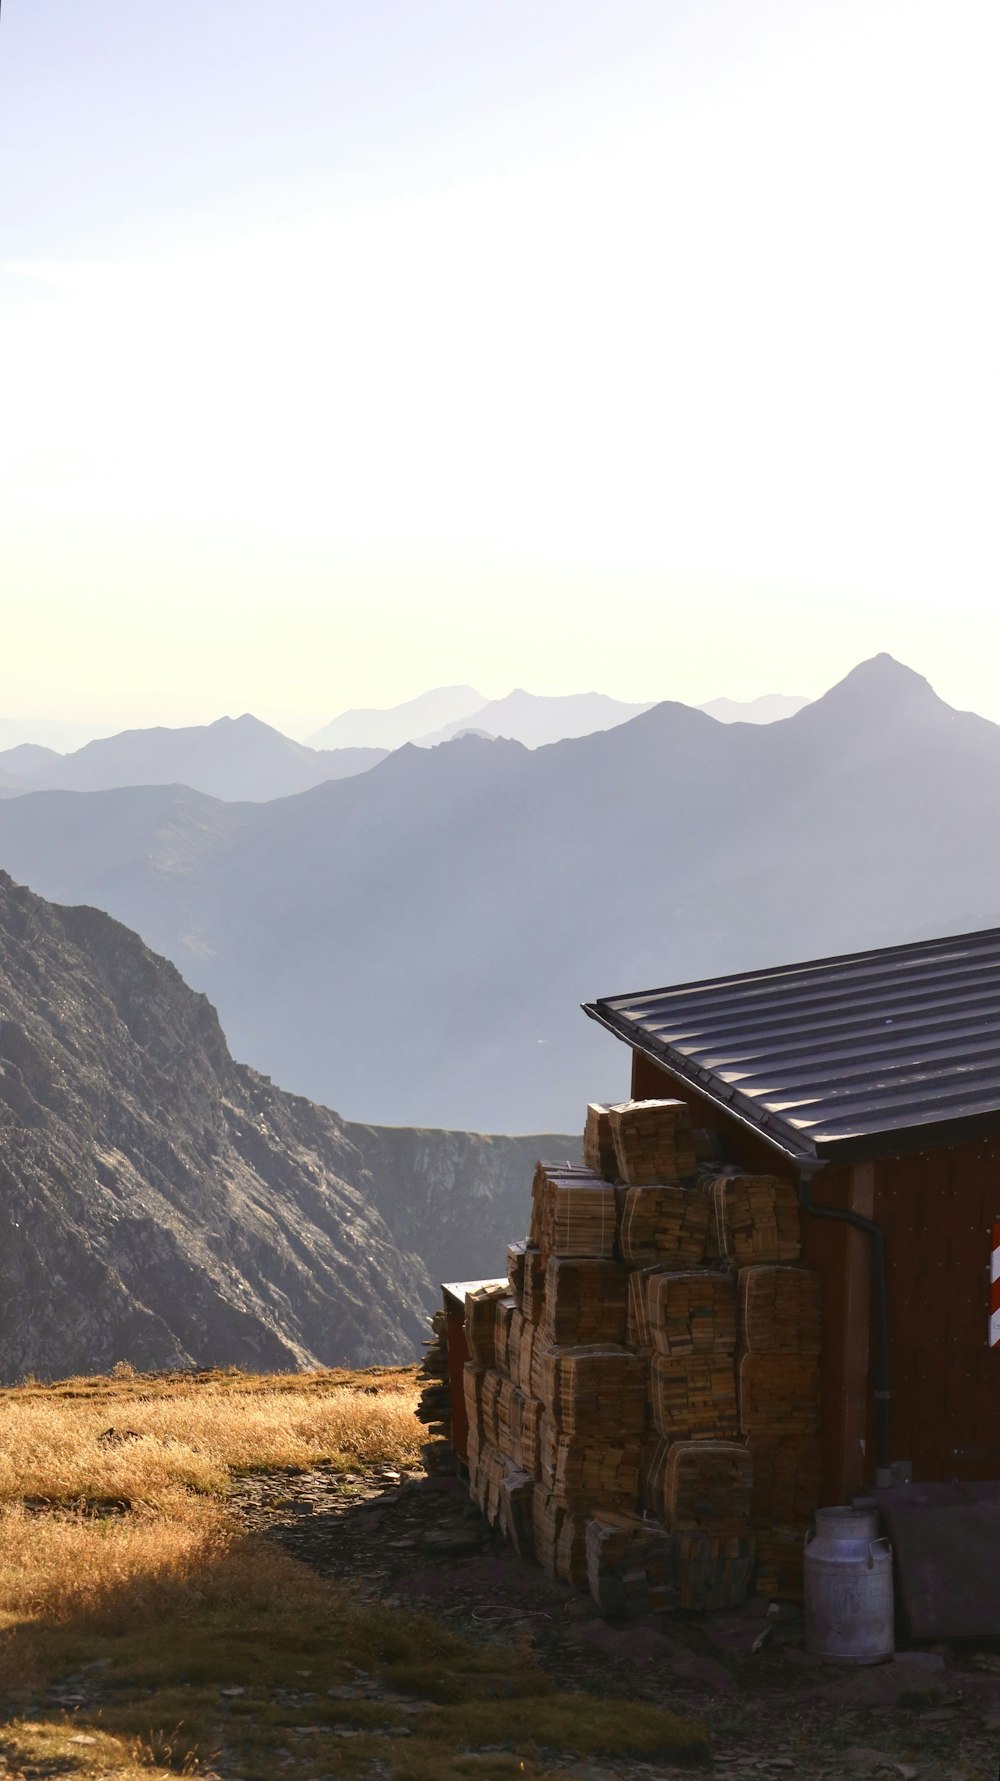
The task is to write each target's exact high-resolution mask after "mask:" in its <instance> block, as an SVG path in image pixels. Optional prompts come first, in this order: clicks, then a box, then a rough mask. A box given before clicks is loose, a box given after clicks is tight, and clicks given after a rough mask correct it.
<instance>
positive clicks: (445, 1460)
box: [417, 1311, 455, 1472]
mask: <svg viewBox="0 0 1000 1781" xmlns="http://www.w3.org/2000/svg"><path fill="white" fill-rule="evenodd" d="M431 1332H432V1334H431V1337H430V1340H429V1341H427V1342H425V1343H424V1357H423V1360H422V1362H421V1364H420V1371H419V1373H418V1378H419V1381H420V1387H421V1390H420V1402H419V1403H418V1405H417V1416H418V1418H419V1420H420V1421H421V1422H422V1423H424V1424H426V1427H427V1432H428V1434H429V1435H430V1436H431V1439H430V1440H429V1441H426V1442H425V1443H424V1445H423V1447H422V1448H421V1452H422V1454H423V1458H424V1464H425V1465H426V1467H427V1470H428V1471H429V1472H446V1471H453V1470H454V1464H455V1455H454V1451H453V1449H452V1445H451V1393H450V1390H449V1387H448V1318H447V1315H446V1314H445V1312H444V1311H435V1313H434V1316H433V1317H432V1318H431Z"/></svg>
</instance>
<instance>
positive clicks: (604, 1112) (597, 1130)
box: [583, 1101, 618, 1181]
mask: <svg viewBox="0 0 1000 1781" xmlns="http://www.w3.org/2000/svg"><path fill="white" fill-rule="evenodd" d="M583 1160H584V1162H585V1163H586V1165H587V1168H588V1169H592V1170H593V1172H594V1174H595V1175H600V1176H601V1177H602V1179H603V1180H605V1181H617V1180H618V1152H617V1151H616V1149H615V1136H614V1133H613V1131H612V1130H611V1109H610V1107H606V1106H605V1105H604V1104H603V1102H601V1101H591V1103H590V1106H589V1107H588V1108H587V1118H586V1123H585V1124H584V1128H583Z"/></svg>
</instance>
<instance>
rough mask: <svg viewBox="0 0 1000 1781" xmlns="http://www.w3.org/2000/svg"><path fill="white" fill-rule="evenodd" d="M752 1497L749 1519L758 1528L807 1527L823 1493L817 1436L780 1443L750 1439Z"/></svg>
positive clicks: (791, 1438)
mask: <svg viewBox="0 0 1000 1781" xmlns="http://www.w3.org/2000/svg"><path fill="white" fill-rule="evenodd" d="M748 1446H749V1449H750V1452H751V1453H752V1455H753V1497H752V1499H751V1504H750V1518H751V1520H752V1522H753V1524H754V1526H755V1527H756V1528H768V1527H774V1526H786V1527H787V1526H793V1527H800V1526H801V1527H807V1526H808V1525H809V1522H810V1521H811V1519H812V1516H813V1515H814V1513H815V1511H816V1509H817V1507H818V1505H819V1503H820V1500H821V1497H822V1490H823V1451H822V1446H821V1444H820V1440H819V1436H818V1435H807V1436H805V1437H802V1436H798V1437H795V1436H785V1437H782V1438H781V1439H779V1440H775V1439H774V1438H773V1437H771V1438H768V1437H765V1436H762V1435H751V1436H750V1439H749V1442H748Z"/></svg>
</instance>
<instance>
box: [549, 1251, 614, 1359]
mask: <svg viewBox="0 0 1000 1781" xmlns="http://www.w3.org/2000/svg"><path fill="white" fill-rule="evenodd" d="M627 1299H628V1273H627V1270H626V1269H625V1268H623V1267H622V1265H621V1263H620V1262H607V1261H595V1260H593V1259H592V1258H590V1257H580V1256H565V1255H553V1256H550V1257H549V1264H548V1267H547V1269H546V1273H545V1310H544V1314H543V1317H542V1324H541V1327H542V1329H543V1330H544V1331H545V1334H546V1335H547V1336H548V1337H549V1339H550V1341H552V1342H555V1343H557V1344H558V1345H560V1346H563V1347H569V1346H572V1345H573V1344H575V1343H580V1342H601V1343H608V1342H611V1343H616V1344H621V1343H623V1342H624V1340H625V1310H626V1303H627Z"/></svg>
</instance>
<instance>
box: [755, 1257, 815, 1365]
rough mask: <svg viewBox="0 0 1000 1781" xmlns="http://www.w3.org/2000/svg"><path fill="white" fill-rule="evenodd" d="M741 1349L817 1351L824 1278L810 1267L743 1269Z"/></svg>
mask: <svg viewBox="0 0 1000 1781" xmlns="http://www.w3.org/2000/svg"><path fill="white" fill-rule="evenodd" d="M738 1297H739V1339H740V1347H741V1348H742V1349H744V1350H746V1351H747V1352H750V1353H754V1354H818V1353H819V1351H820V1338H821V1334H822V1314H823V1303H822V1292H821V1281H820V1276H819V1274H817V1273H816V1272H815V1271H814V1270H813V1269H811V1268H796V1267H780V1266H779V1267H769V1266H767V1265H766V1264H765V1265H762V1266H759V1267H752V1268H741V1269H740V1274H739V1283H738Z"/></svg>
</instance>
